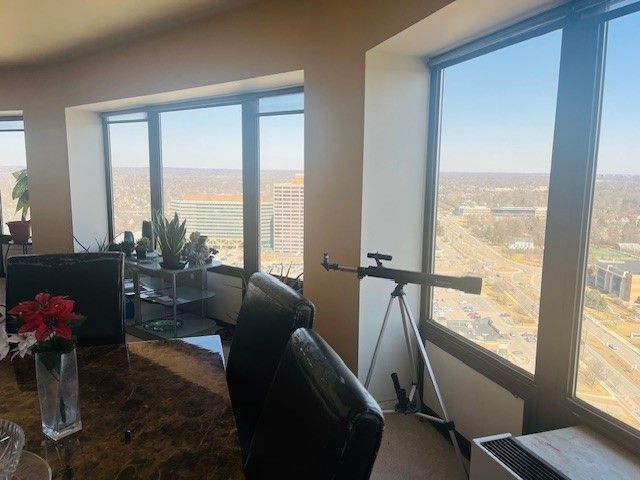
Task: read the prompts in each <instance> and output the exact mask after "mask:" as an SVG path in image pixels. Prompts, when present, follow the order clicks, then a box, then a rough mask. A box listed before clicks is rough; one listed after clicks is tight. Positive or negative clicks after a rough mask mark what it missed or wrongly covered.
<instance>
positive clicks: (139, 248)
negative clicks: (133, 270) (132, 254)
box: [136, 237, 151, 260]
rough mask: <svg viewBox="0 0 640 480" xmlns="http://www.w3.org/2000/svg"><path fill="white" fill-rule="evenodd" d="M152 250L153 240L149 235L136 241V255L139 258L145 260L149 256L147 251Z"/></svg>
mask: <svg viewBox="0 0 640 480" xmlns="http://www.w3.org/2000/svg"><path fill="white" fill-rule="evenodd" d="M150 250H151V240H149V239H148V238H147V237H142V238H141V239H140V240H138V243H136V256H137V257H138V260H144V259H145V258H147V252H148V251H150Z"/></svg>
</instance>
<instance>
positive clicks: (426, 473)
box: [371, 413, 464, 480]
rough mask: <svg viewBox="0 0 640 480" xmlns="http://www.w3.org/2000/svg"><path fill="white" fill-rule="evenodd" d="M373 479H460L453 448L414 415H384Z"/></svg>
mask: <svg viewBox="0 0 640 480" xmlns="http://www.w3.org/2000/svg"><path fill="white" fill-rule="evenodd" d="M371 478H372V479H374V480H392V479H393V480H395V479H398V480H400V479H402V480H413V479H427V478H428V479H429V480H432V479H433V480H435V479H438V480H440V479H461V478H464V477H463V475H462V467H461V466H460V465H459V464H458V461H457V459H456V456H455V453H454V451H453V447H452V446H451V444H449V443H448V442H447V441H446V440H445V439H444V437H442V435H440V433H438V431H437V430H436V429H435V428H433V426H432V425H431V424H429V423H425V422H421V421H420V420H418V418H416V417H414V416H411V415H401V414H398V413H391V414H387V415H385V428H384V435H383V437H382V446H381V447H380V452H379V453H378V458H377V459H376V463H375V465H374V467H373V474H372V475H371Z"/></svg>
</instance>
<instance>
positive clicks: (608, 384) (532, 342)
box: [433, 172, 640, 428]
mask: <svg viewBox="0 0 640 480" xmlns="http://www.w3.org/2000/svg"><path fill="white" fill-rule="evenodd" d="M548 182H549V178H548V176H547V175H542V174H508V173H501V174H498V173H496V174H488V173H444V172H443V173H441V174H440V188H439V196H438V213H437V227H436V261H435V271H436V272H437V273H443V274H451V275H476V276H480V277H482V278H483V280H484V284H483V289H482V295H479V296H477V295H466V294H461V293H460V292H455V291H448V290H443V289H435V290H434V297H433V319H434V320H435V321H436V322H438V323H440V324H442V325H445V326H446V327H448V328H450V329H452V330H453V331H455V332H457V333H459V334H460V335H462V336H464V337H465V338H468V339H469V340H472V341H473V342H476V343H477V344H479V345H481V346H482V347H484V348H486V349H488V350H490V351H492V352H494V353H496V354H497V355H500V356H502V357H504V358H506V359H507V360H509V361H511V362H513V363H514V364H515V365H517V366H519V367H521V368H523V369H525V370H527V371H529V372H531V373H534V369H535V356H536V342H537V326H538V313H539V311H538V310H539V303H540V285H541V278H542V257H543V251H544V233H545V221H546V218H545V217H546V207H547V195H548ZM639 222H640V175H599V176H598V178H597V182H596V193H595V199H594V207H593V219H592V231H591V243H590V249H589V259H588V268H587V272H588V273H587V278H586V287H585V300H584V309H583V318H582V335H581V345H580V347H581V352H580V362H579V373H578V378H577V391H576V393H577V396H578V397H579V398H581V399H583V400H585V401H587V402H589V403H591V404H593V405H595V406H597V407H598V408H599V409H601V410H603V411H605V412H607V413H609V414H610V415H613V416H614V417H616V418H618V419H621V420H623V421H624V422H626V423H628V424H629V425H632V426H634V427H636V428H638V427H640V371H639V370H638V368H639V366H640V285H638V284H639V283H640V276H639V275H640V229H639V228H638V227H639Z"/></svg>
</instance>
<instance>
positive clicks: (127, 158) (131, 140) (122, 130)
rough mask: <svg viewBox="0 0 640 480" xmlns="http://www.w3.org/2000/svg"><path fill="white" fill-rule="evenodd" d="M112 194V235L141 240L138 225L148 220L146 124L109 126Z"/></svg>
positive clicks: (148, 187) (148, 194)
mask: <svg viewBox="0 0 640 480" xmlns="http://www.w3.org/2000/svg"><path fill="white" fill-rule="evenodd" d="M109 143H110V148H111V177H112V185H113V189H112V194H113V234H114V237H115V240H116V241H121V240H122V234H123V232H124V231H125V230H129V231H131V232H133V233H134V235H135V237H136V238H140V237H141V236H142V221H143V220H149V219H150V218H151V193H150V183H149V139H148V129H147V122H141V123H115V124H111V125H109Z"/></svg>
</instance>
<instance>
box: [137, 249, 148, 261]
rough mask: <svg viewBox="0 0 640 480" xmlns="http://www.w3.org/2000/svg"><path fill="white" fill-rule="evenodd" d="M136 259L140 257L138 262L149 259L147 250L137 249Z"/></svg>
mask: <svg viewBox="0 0 640 480" xmlns="http://www.w3.org/2000/svg"><path fill="white" fill-rule="evenodd" d="M136 257H138V260H144V259H145V258H147V250H146V249H145V248H137V247H136Z"/></svg>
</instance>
